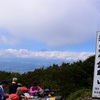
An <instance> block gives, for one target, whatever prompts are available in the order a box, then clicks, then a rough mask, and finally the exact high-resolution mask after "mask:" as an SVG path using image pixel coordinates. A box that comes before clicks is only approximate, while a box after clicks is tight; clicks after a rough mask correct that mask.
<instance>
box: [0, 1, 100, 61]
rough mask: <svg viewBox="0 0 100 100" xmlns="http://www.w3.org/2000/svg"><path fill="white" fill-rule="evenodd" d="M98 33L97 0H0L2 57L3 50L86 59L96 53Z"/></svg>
mask: <svg viewBox="0 0 100 100" xmlns="http://www.w3.org/2000/svg"><path fill="white" fill-rule="evenodd" d="M99 30H100V0H0V55H2V56H4V55H3V53H2V52H5V51H7V52H8V51H10V53H13V54H14V53H15V51H16V52H17V51H18V52H20V51H21V50H23V52H24V51H25V50H27V52H28V53H29V52H31V53H33V52H36V54H37V52H39V51H41V50H42V51H43V50H44V51H43V53H45V51H46V50H47V51H48V52H50V53H49V54H50V55H49V57H50V56H51V55H53V54H54V52H56V51H57V53H58V52H60V53H61V52H62V55H63V53H64V52H67V56H70V55H69V54H70V53H72V55H73V53H74V54H76V53H79V54H83V53H84V52H85V56H86V57H88V56H90V55H92V54H94V53H95V47H96V32H97V31H99ZM47 51H46V52H47ZM51 52H53V53H51ZM24 54H25V53H24ZM39 54H40V52H39ZM15 55H16V54H15ZM22 55H23V53H22ZM28 55H29V54H27V56H28ZM41 55H42V54H41ZM54 55H56V56H58V55H59V54H58V55H57V54H54ZM65 55H66V54H65ZM16 56H17V55H16ZM63 56H64V55H63ZM29 57H30V56H29ZM38 57H40V55H38ZM59 57H62V56H59ZM65 57H66V56H65ZM71 57H72V56H71ZM76 58H77V54H76ZM80 59H84V58H80Z"/></svg>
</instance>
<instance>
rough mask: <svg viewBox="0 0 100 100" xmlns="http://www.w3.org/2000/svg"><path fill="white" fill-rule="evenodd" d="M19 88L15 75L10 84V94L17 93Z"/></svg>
mask: <svg viewBox="0 0 100 100" xmlns="http://www.w3.org/2000/svg"><path fill="white" fill-rule="evenodd" d="M17 88H18V84H17V78H16V77H14V78H13V79H12V82H11V84H10V85H9V94H12V93H16V89H17Z"/></svg>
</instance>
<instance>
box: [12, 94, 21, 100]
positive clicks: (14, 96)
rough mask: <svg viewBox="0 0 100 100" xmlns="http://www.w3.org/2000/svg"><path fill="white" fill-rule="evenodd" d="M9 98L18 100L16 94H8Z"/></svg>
mask: <svg viewBox="0 0 100 100" xmlns="http://www.w3.org/2000/svg"><path fill="white" fill-rule="evenodd" d="M10 98H11V100H19V96H18V95H17V94H11V95H10Z"/></svg>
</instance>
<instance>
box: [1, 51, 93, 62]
mask: <svg viewBox="0 0 100 100" xmlns="http://www.w3.org/2000/svg"><path fill="white" fill-rule="evenodd" d="M92 55H94V53H93V52H60V51H38V52H35V51H29V50H25V49H19V50H16V49H6V50H0V58H35V59H44V60H46V59H48V60H53V59H56V60H57V59H58V60H61V61H78V60H85V59H86V58H88V57H89V56H92Z"/></svg>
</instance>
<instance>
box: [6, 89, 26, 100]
mask: <svg viewBox="0 0 100 100" xmlns="http://www.w3.org/2000/svg"><path fill="white" fill-rule="evenodd" d="M22 98H24V100H27V98H26V97H25V96H22V88H21V87H18V88H17V89H16V93H13V94H10V95H9V98H7V99H6V100H22Z"/></svg>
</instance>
